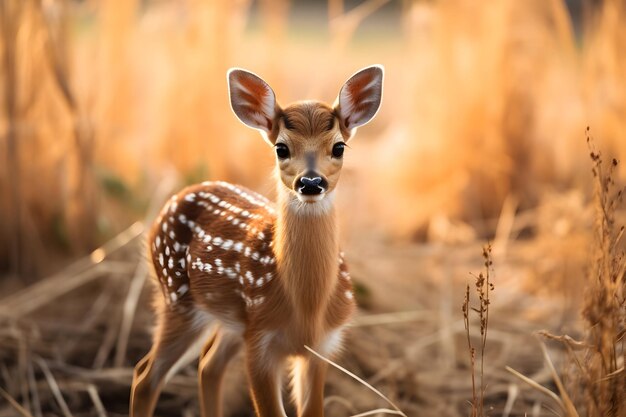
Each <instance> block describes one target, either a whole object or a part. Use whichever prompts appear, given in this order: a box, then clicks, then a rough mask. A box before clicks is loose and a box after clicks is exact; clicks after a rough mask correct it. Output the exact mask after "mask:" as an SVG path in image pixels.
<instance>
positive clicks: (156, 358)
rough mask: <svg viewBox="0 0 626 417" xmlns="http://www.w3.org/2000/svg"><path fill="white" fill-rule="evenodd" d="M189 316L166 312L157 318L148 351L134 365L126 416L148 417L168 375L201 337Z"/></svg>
mask: <svg viewBox="0 0 626 417" xmlns="http://www.w3.org/2000/svg"><path fill="white" fill-rule="evenodd" d="M203 330H204V328H202V327H199V326H198V323H197V322H195V323H194V322H193V320H192V317H191V316H186V315H181V314H180V313H178V314H177V313H174V312H173V311H171V310H167V311H165V312H163V314H161V315H160V319H159V324H158V328H157V332H156V333H155V334H156V337H155V340H154V343H153V345H152V349H150V352H148V354H147V355H146V356H145V357H144V358H143V359H141V360H140V361H139V363H138V364H137V366H135V371H134V375H133V383H132V387H131V393H130V413H129V414H130V417H150V416H152V414H153V413H154V408H155V406H156V402H157V399H158V397H159V394H160V393H161V389H162V388H163V385H164V381H165V377H166V376H167V374H168V372H169V371H170V370H171V369H172V367H173V366H174V365H176V363H177V362H179V360H180V359H181V358H183V357H184V356H185V353H186V352H187V351H188V350H189V348H190V347H191V346H192V345H193V344H194V342H195V341H196V340H197V339H198V337H199V336H200V334H202V332H203Z"/></svg>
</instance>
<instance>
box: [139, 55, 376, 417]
mask: <svg viewBox="0 0 626 417" xmlns="http://www.w3.org/2000/svg"><path fill="white" fill-rule="evenodd" d="M382 82H383V67H382V66H371V67H368V68H365V69H362V70H361V71H359V72H357V73H356V74H354V75H353V76H352V77H351V78H350V79H348V81H346V83H345V84H344V85H343V87H342V88H341V90H340V92H339V96H338V98H337V101H336V103H335V105H334V106H333V107H331V106H328V105H327V104H324V103H321V102H318V101H302V102H296V103H294V104H291V105H289V106H287V107H285V108H284V109H283V108H281V107H280V106H279V105H278V103H277V101H276V98H275V95H274V92H273V90H272V89H271V88H270V86H269V85H268V84H267V83H266V82H265V81H263V80H262V79H261V78H259V77H258V76H256V75H255V74H253V73H251V72H248V71H245V70H241V69H231V70H230V71H229V72H228V88H229V95H230V104H231V107H232V110H233V112H234V113H235V114H236V115H237V117H238V118H239V119H240V120H241V121H242V122H243V123H244V124H246V125H248V126H250V127H252V128H255V129H258V130H259V131H260V132H261V134H262V136H263V138H264V139H265V140H266V141H267V142H268V143H269V144H270V145H271V146H273V147H274V150H275V153H276V174H277V187H278V194H277V195H278V202H277V205H276V207H275V208H274V206H273V205H272V204H271V203H270V202H269V201H268V200H267V199H266V198H265V197H263V196H261V195H259V194H257V193H255V192H253V191H250V190H248V189H246V188H244V187H241V186H236V185H232V184H229V183H226V182H204V183H202V184H198V185H193V186H190V187H187V188H185V189H184V190H182V191H181V192H180V193H178V194H177V195H174V196H173V197H172V198H171V199H170V200H169V201H168V202H167V203H166V205H165V206H164V207H163V209H162V210H161V213H160V215H159V217H158V219H157V221H156V222H155V224H154V226H153V227H152V229H151V231H150V234H149V240H148V244H149V250H150V253H151V259H152V263H153V265H154V270H155V273H156V276H157V277H158V281H159V284H160V287H161V290H162V293H163V296H162V297H161V296H160V295H159V296H157V297H156V300H155V306H156V310H157V313H158V320H157V327H156V332H155V335H154V343H153V346H152V349H151V350H150V352H149V353H148V354H147V355H146V356H145V357H144V358H143V359H142V360H141V361H140V362H139V363H138V364H137V366H136V367H135V372H134V377H133V383H132V390H131V399H130V415H131V417H146V416H151V415H152V414H153V412H154V408H155V406H156V402H157V398H158V396H159V393H160V391H161V388H162V387H163V384H164V382H165V380H166V379H167V377H168V376H170V375H172V374H173V373H174V372H175V369H177V368H178V367H180V366H182V365H184V364H185V363H186V362H188V361H189V360H190V359H192V358H193V357H191V358H190V357H189V353H192V354H194V353H197V352H198V351H200V362H199V369H198V379H199V384H200V407H201V413H202V416H204V417H213V416H221V415H222V405H221V390H222V388H221V384H222V379H223V376H224V371H225V369H226V366H227V364H228V362H229V361H230V360H231V359H232V358H233V357H234V356H235V354H236V353H237V352H238V351H239V349H240V348H241V347H244V348H245V353H246V355H245V359H246V369H247V375H248V381H249V385H250V391H251V396H252V401H253V403H254V408H255V410H256V414H257V416H259V417H279V416H285V415H286V414H285V411H284V408H283V403H282V398H281V376H282V371H283V370H284V367H285V364H286V362H287V360H290V363H291V365H292V368H293V386H292V388H293V390H292V391H293V399H294V401H295V404H296V408H297V413H298V416H323V414H324V410H323V395H324V379H325V374H326V365H325V363H324V362H323V361H320V360H314V359H313V358H312V357H311V355H310V353H309V352H308V351H307V350H306V349H305V345H308V346H310V347H311V348H313V349H315V350H317V351H319V352H320V353H322V354H323V355H327V356H332V355H333V354H336V353H337V352H338V350H339V349H340V345H341V339H342V333H343V330H344V327H345V325H346V323H347V322H348V320H349V318H350V316H351V314H352V312H353V310H354V308H355V302H354V295H353V292H352V285H351V282H350V275H349V273H348V269H347V266H346V263H345V261H344V258H343V254H342V253H341V252H340V250H339V243H338V231H337V225H336V219H335V209H334V207H333V199H334V194H335V187H336V185H337V181H338V179H339V174H340V171H341V167H342V162H343V161H342V157H343V153H344V147H345V144H346V142H348V141H349V140H350V138H351V137H352V136H353V135H354V133H355V129H356V128H357V127H359V126H361V125H363V124H365V123H367V122H369V121H370V120H371V119H372V118H373V117H374V116H375V114H376V113H377V112H378V109H379V107H380V103H381V99H382ZM203 342H204V347H203V348H202V349H201V350H200V345H198V343H203ZM194 346H195V348H193V347H194Z"/></svg>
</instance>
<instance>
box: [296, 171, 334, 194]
mask: <svg viewBox="0 0 626 417" xmlns="http://www.w3.org/2000/svg"><path fill="white" fill-rule="evenodd" d="M327 188H328V183H327V182H326V180H325V179H324V178H322V177H320V176H319V175H317V174H316V173H312V172H309V173H306V174H305V175H303V176H302V177H300V178H299V179H298V181H297V182H296V190H297V191H298V192H299V193H300V194H305V195H316V194H322V193H323V192H324V191H326V189H327Z"/></svg>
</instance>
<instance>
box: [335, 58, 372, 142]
mask: <svg viewBox="0 0 626 417" xmlns="http://www.w3.org/2000/svg"><path fill="white" fill-rule="evenodd" d="M383 74H384V68H383V66H382V65H373V66H371V67H367V68H364V69H362V70H360V71H358V72H357V73H356V74H354V75H353V76H352V77H350V79H348V81H346V83H345V84H344V85H343V87H341V90H340V91H339V97H337V102H336V104H335V109H336V110H337V113H338V114H339V118H340V120H341V124H342V125H343V127H344V128H345V129H346V130H348V132H350V134H352V133H353V129H355V128H357V127H359V126H362V125H364V124H365V123H367V122H369V121H370V120H372V119H373V118H374V116H375V115H376V113H377V112H378V109H379V108H380V102H381V100H382V97H383Z"/></svg>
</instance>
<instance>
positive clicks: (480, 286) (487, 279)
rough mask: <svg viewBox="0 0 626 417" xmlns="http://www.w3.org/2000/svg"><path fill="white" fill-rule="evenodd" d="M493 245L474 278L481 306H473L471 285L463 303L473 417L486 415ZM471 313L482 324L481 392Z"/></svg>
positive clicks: (484, 253) (484, 252)
mask: <svg viewBox="0 0 626 417" xmlns="http://www.w3.org/2000/svg"><path fill="white" fill-rule="evenodd" d="M491 250H492V249H491V244H488V245H487V246H485V247H484V248H483V259H484V272H481V273H480V274H478V276H474V278H475V280H476V282H475V291H476V295H477V296H478V301H479V305H478V307H473V306H472V305H471V293H470V286H469V284H468V285H467V286H466V288H465V298H464V301H463V306H462V310H463V320H464V323H465V335H466V337H467V347H468V351H469V354H470V371H471V377H472V401H471V404H472V410H471V413H472V414H471V415H472V417H482V416H484V415H485V390H486V385H485V349H486V347H487V330H488V328H489V305H490V303H491V302H490V299H489V294H490V292H491V291H493V289H494V286H493V284H492V283H491V275H490V270H491V267H492V264H493V261H492V258H491ZM470 311H474V312H475V313H476V314H477V315H478V319H479V322H480V390H479V391H478V392H477V388H476V348H475V347H474V345H473V344H472V338H471V329H470Z"/></svg>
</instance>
